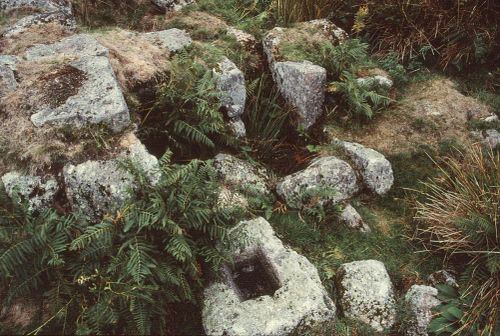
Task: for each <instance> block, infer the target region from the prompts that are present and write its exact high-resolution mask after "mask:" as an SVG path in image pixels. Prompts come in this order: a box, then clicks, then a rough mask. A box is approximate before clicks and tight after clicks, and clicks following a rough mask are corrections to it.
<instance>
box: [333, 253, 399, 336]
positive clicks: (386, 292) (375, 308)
mask: <svg viewBox="0 0 500 336" xmlns="http://www.w3.org/2000/svg"><path fill="white" fill-rule="evenodd" d="M336 281H337V298H338V301H337V303H338V304H339V305H340V307H341V309H342V312H343V313H344V315H345V316H346V317H348V318H351V319H355V320H359V321H361V322H364V323H366V324H368V325H370V326H371V327H372V328H373V329H375V330H376V331H379V332H381V331H383V330H384V329H388V328H390V327H392V325H393V324H394V322H395V320H396V301H395V298H394V288H393V285H392V282H391V279H390V278H389V274H387V270H386V269H385V266H384V264H383V263H381V262H380V261H377V260H362V261H354V262H351V263H347V264H343V265H342V266H340V268H339V269H338V271H337V279H336Z"/></svg>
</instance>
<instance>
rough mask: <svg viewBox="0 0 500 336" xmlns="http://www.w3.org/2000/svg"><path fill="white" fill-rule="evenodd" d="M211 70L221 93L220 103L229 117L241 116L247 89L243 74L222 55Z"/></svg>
mask: <svg viewBox="0 0 500 336" xmlns="http://www.w3.org/2000/svg"><path fill="white" fill-rule="evenodd" d="M217 67H218V68H216V69H214V70H213V72H214V75H215V78H216V82H217V89H218V90H219V91H220V92H221V93H222V95H221V104H222V107H224V109H225V110H226V113H227V116H228V117H229V118H235V117H241V115H242V114H243V112H245V102H246V98H247V91H246V88H245V75H244V74H243V72H242V71H241V70H240V69H238V67H237V66H236V64H234V63H233V62H231V60H229V59H228V58H227V57H224V58H223V60H222V61H221V62H219V63H218V64H217Z"/></svg>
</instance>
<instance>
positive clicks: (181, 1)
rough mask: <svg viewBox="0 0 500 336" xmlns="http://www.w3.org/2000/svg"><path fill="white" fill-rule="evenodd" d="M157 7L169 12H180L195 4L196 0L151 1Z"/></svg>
mask: <svg viewBox="0 0 500 336" xmlns="http://www.w3.org/2000/svg"><path fill="white" fill-rule="evenodd" d="M151 2H152V3H154V4H155V5H156V6H158V7H160V8H161V9H165V10H167V11H174V12H177V11H180V10H181V9H182V8H184V7H186V6H187V5H190V4H193V3H195V2H196V1H195V0H151Z"/></svg>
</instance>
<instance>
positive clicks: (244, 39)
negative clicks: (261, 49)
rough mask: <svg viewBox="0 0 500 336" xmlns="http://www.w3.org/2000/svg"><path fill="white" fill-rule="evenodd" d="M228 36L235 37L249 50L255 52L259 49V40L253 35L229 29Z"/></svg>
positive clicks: (233, 28)
mask: <svg viewBox="0 0 500 336" xmlns="http://www.w3.org/2000/svg"><path fill="white" fill-rule="evenodd" d="M227 34H228V35H230V36H232V37H234V38H235V39H236V41H237V42H238V43H239V44H240V45H241V46H243V47H246V48H247V50H253V51H255V50H256V48H257V39H256V38H255V36H253V35H252V34H249V33H247V32H245V31H243V30H241V29H238V28H235V27H228V28H227Z"/></svg>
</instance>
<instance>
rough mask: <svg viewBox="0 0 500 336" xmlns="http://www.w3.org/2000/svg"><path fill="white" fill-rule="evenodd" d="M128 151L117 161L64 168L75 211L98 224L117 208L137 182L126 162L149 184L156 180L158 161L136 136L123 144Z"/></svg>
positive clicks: (125, 199)
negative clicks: (143, 175)
mask: <svg viewBox="0 0 500 336" xmlns="http://www.w3.org/2000/svg"><path fill="white" fill-rule="evenodd" d="M123 145H124V146H126V147H127V148H126V149H125V150H124V151H122V153H120V155H119V156H118V157H117V158H116V159H111V160H100V161H86V162H84V163H81V164H78V165H72V164H69V165H66V166H65V167H64V169H63V175H64V183H65V186H66V194H67V196H68V199H69V201H70V203H71V205H72V207H73V209H74V210H78V211H80V212H81V213H83V214H85V215H87V216H88V217H89V218H91V219H92V220H93V221H98V220H99V219H100V218H102V216H104V215H106V214H112V213H113V212H115V211H116V210H118V209H120V208H121V207H122V206H123V205H125V203H126V202H127V201H128V200H129V199H130V197H131V195H132V193H133V192H134V191H135V190H136V189H137V181H136V180H135V177H134V176H133V174H132V173H131V172H130V171H129V170H127V169H126V168H125V167H124V165H125V164H126V163H127V162H129V163H131V164H132V165H133V167H134V168H135V169H139V170H141V171H142V173H144V174H145V176H146V177H147V179H148V181H149V183H151V184H155V183H157V182H158V181H159V178H160V171H159V165H158V160H157V159H156V158H155V157H154V156H153V155H151V154H149V153H148V152H147V150H146V148H145V147H144V145H143V144H141V143H140V142H139V141H138V140H137V139H136V138H135V136H133V135H131V136H130V137H129V138H128V139H127V140H126V142H125V143H124V144H123Z"/></svg>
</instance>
